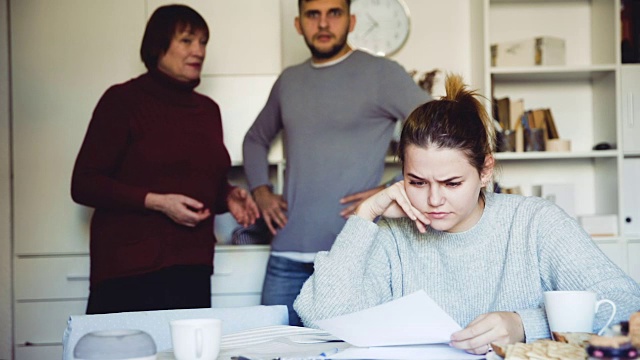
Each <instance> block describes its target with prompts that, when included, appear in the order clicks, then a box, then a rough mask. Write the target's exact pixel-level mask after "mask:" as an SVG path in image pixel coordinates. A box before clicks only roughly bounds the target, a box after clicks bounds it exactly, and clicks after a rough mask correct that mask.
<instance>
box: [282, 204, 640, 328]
mask: <svg viewBox="0 0 640 360" xmlns="http://www.w3.org/2000/svg"><path fill="white" fill-rule="evenodd" d="M486 199H487V201H486V206H485V209H484V213H483V215H482V218H481V219H480V221H479V222H478V223H477V224H476V225H475V226H474V227H473V228H471V229H469V230H467V231H465V232H462V233H447V232H441V231H436V230H433V229H429V230H428V231H427V233H425V234H420V233H419V232H418V231H417V230H416V228H415V225H414V224H413V223H412V222H411V221H410V220H409V219H407V218H402V219H382V220H381V221H380V222H379V223H378V225H376V224H374V223H372V222H370V221H367V220H364V219H362V218H360V217H357V216H352V217H351V218H350V219H349V220H348V222H347V224H346V225H345V227H344V229H343V230H342V232H341V233H340V234H339V235H338V238H337V240H336V242H335V244H334V245H333V247H332V248H331V250H330V251H329V252H320V253H319V254H318V255H317V257H316V260H315V273H314V275H313V276H312V277H311V278H310V279H309V280H308V281H307V282H306V283H305V284H304V287H303V288H302V292H301V293H300V296H298V298H297V299H296V302H295V305H294V307H295V310H296V311H297V312H298V314H299V315H300V317H301V318H302V320H303V322H304V324H305V325H306V326H311V327H314V326H316V325H315V324H314V321H316V320H320V319H326V318H330V317H334V316H337V315H342V314H348V313H352V312H355V311H359V310H362V309H366V308H369V307H372V306H375V305H378V304H381V303H385V302H388V301H390V300H393V299H397V298H399V297H402V296H404V295H408V294H410V293H413V292H415V291H417V290H420V289H424V290H425V291H426V292H427V294H429V296H431V297H432V298H433V299H434V301H435V302H436V303H438V304H439V305H440V306H441V307H442V308H443V309H444V310H445V311H446V312H447V313H449V314H450V315H451V316H452V317H453V318H454V319H455V320H456V321H457V322H458V323H459V324H460V325H461V326H462V327H465V326H467V324H469V323H470V322H471V321H472V320H473V319H475V318H476V317H477V316H479V315H481V314H484V313H488V312H493V311H515V312H517V313H518V314H519V315H520V317H521V318H522V322H523V325H524V330H525V337H526V340H527V341H533V340H536V339H539V338H548V337H550V333H549V328H548V324H547V319H546V315H545V313H544V308H543V292H544V291H547V290H591V291H594V292H596V293H598V295H599V298H607V299H610V300H612V301H613V302H615V303H616V305H617V308H618V312H617V315H616V318H615V320H614V323H616V322H619V321H622V320H626V319H628V318H629V315H630V314H631V313H632V312H634V311H637V310H640V287H639V286H638V284H637V283H636V282H635V281H633V280H632V279H631V278H629V277H628V276H627V275H625V274H624V272H623V271H622V270H621V269H620V268H618V267H617V266H616V265H615V264H613V263H612V262H611V261H610V260H609V259H608V258H607V257H606V256H605V255H604V254H603V253H602V251H600V249H599V248H598V247H597V245H596V244H595V243H594V242H593V241H592V240H591V238H590V237H589V235H588V234H587V233H586V232H585V231H584V230H583V229H582V228H581V227H580V225H579V224H578V223H577V222H576V221H575V220H574V219H573V218H571V217H569V216H568V215H567V214H566V213H565V212H564V211H563V210H562V209H560V208H559V207H557V206H556V205H555V204H553V203H551V202H549V201H547V200H544V199H541V198H537V197H524V196H519V195H503V194H492V193H488V194H487V198H486ZM609 314H610V312H609V307H607V306H603V307H602V308H601V310H600V311H599V313H598V316H597V317H596V321H595V322H594V326H595V328H596V330H597V329H600V328H601V327H602V326H603V325H604V323H605V322H606V320H607V317H608V316H609Z"/></svg>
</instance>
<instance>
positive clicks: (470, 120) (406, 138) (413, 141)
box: [398, 74, 495, 174]
mask: <svg viewBox="0 0 640 360" xmlns="http://www.w3.org/2000/svg"><path fill="white" fill-rule="evenodd" d="M445 89H446V95H445V96H443V97H441V98H440V99H438V100H433V101H430V102H427V103H425V104H423V105H420V106H419V107H418V108H416V109H415V110H414V111H413V112H412V113H411V114H410V115H409V117H408V118H407V120H406V121H405V123H404V126H403V128H402V135H401V136H400V143H399V146H398V156H399V157H400V160H401V161H402V162H403V163H404V159H405V151H406V149H407V147H408V146H409V145H416V146H419V147H423V148H427V147H437V148H443V149H455V150H460V151H462V152H463V153H464V154H465V155H466V157H467V159H468V161H469V163H470V164H471V166H473V167H474V168H476V169H477V170H478V173H479V174H481V173H482V170H484V164H485V157H486V156H487V155H491V154H493V150H494V138H495V128H494V127H493V123H492V121H491V118H490V117H489V115H488V114H487V112H486V110H485V108H484V106H482V103H481V102H480V101H479V100H478V99H477V97H479V95H478V93H477V92H475V91H472V90H469V89H467V87H466V86H465V85H464V83H463V82H462V77H460V76H459V75H452V74H449V75H448V76H447V78H446V80H445Z"/></svg>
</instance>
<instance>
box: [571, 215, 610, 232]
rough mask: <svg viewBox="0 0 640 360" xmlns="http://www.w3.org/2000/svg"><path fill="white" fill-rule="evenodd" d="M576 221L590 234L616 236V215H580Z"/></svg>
mask: <svg viewBox="0 0 640 360" xmlns="http://www.w3.org/2000/svg"><path fill="white" fill-rule="evenodd" d="M578 221H579V222H580V225H581V226H582V227H583V228H584V230H585V231H586V232H587V233H588V234H589V235H591V236H617V235H618V215H616V214H606V215H581V216H578Z"/></svg>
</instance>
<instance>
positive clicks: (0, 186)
mask: <svg viewBox="0 0 640 360" xmlns="http://www.w3.org/2000/svg"><path fill="white" fill-rule="evenodd" d="M8 14H9V11H8V3H7V0H0V359H10V358H11V349H12V346H11V343H12V341H11V339H12V337H11V329H12V326H11V324H12V323H13V317H12V312H11V302H12V290H13V289H12V286H11V264H12V257H11V201H10V199H11V161H10V125H9V65H8V64H9V51H8V50H9V24H8Z"/></svg>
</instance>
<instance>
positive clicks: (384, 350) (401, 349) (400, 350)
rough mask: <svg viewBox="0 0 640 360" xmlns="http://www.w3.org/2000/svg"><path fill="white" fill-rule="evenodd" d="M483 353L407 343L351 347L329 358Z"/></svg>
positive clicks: (422, 359)
mask: <svg viewBox="0 0 640 360" xmlns="http://www.w3.org/2000/svg"><path fill="white" fill-rule="evenodd" d="M484 357H485V356H484V355H472V354H468V353H466V352H464V351H462V350H458V349H454V348H452V347H450V346H449V345H442V344H431V345H407V346H385V347H369V348H356V347H352V348H349V349H346V350H344V351H341V352H339V353H337V354H335V355H332V356H331V359H372V360H378V359H403V360H413V359H415V360H431V359H438V360H458V359H459V360H467V359H482V358H484Z"/></svg>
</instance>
